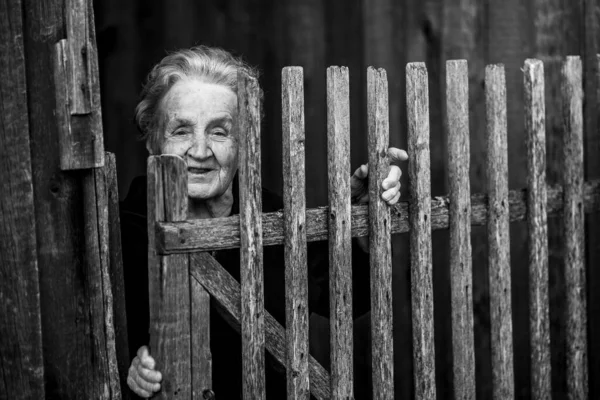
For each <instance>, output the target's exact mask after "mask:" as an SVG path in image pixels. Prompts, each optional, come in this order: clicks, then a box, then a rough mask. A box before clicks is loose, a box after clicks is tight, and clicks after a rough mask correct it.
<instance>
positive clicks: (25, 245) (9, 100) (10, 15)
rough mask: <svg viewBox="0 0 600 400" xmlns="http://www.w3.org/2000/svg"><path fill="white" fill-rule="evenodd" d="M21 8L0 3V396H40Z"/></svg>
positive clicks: (37, 294)
mask: <svg viewBox="0 0 600 400" xmlns="http://www.w3.org/2000/svg"><path fill="white" fill-rule="evenodd" d="M22 7H23V6H22V4H21V1H20V0H11V1H3V2H1V3H0V46H1V47H2V52H1V53H0V79H2V84H1V85H0V108H1V109H2V116H1V117H0V160H2V164H3V166H2V168H0V180H1V181H2V187H3V193H2V195H1V196H0V226H1V227H2V228H0V276H1V277H2V278H1V279H0V320H1V321H2V322H1V323H0V365H1V367H0V369H1V370H2V379H0V398H2V399H44V398H45V390H44V362H43V355H42V320H41V309H40V286H39V270H38V257H37V240H36V220H35V209H34V198H33V182H32V173H31V149H30V139H29V110H28V107H27V84H26V78H25V54H24V53H25V49H24V46H23V36H24V30H23V28H24V27H23V25H22V21H23V15H22V10H23V8H22Z"/></svg>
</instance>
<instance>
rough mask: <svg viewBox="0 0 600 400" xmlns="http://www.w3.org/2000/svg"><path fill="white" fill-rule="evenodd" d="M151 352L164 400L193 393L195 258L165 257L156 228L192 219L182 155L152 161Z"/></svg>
mask: <svg viewBox="0 0 600 400" xmlns="http://www.w3.org/2000/svg"><path fill="white" fill-rule="evenodd" d="M147 180H148V225H149V229H148V233H149V234H148V287H149V297H150V299H149V302H150V354H152V356H153V357H154V359H155V360H156V369H157V370H159V371H161V373H162V375H163V381H162V389H161V391H160V392H158V394H157V395H156V398H158V399H173V398H177V397H179V398H183V399H189V398H191V397H192V373H191V369H192V363H191V336H190V319H191V317H190V306H191V304H190V277H189V256H188V255H187V254H174V255H170V256H159V255H157V254H156V253H155V251H154V235H153V234H152V233H151V230H150V227H151V226H152V224H153V223H154V222H155V221H162V220H167V221H169V220H170V221H173V220H175V221H182V220H185V219H186V217H187V201H188V199H187V168H186V165H185V162H184V161H183V160H182V159H181V158H180V157H178V156H172V155H164V156H152V157H150V158H149V159H148V178H147Z"/></svg>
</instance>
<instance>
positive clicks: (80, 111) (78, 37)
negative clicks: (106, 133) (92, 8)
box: [65, 0, 94, 115]
mask: <svg viewBox="0 0 600 400" xmlns="http://www.w3.org/2000/svg"><path fill="white" fill-rule="evenodd" d="M87 4H88V0H66V1H65V11H66V12H65V19H66V21H65V22H66V28H67V32H66V33H67V49H68V52H67V57H66V58H67V62H68V69H67V82H68V88H69V91H70V95H69V104H68V106H69V111H70V114H73V115H85V114H89V113H91V112H92V108H93V107H94V104H93V99H92V92H91V88H92V83H91V76H90V75H91V72H92V71H91V68H90V67H91V65H90V60H89V59H88V47H89V42H90V39H89V29H90V28H89V25H90V24H89V16H88V7H87Z"/></svg>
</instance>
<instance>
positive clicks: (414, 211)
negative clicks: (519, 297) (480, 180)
mask: <svg viewBox="0 0 600 400" xmlns="http://www.w3.org/2000/svg"><path fill="white" fill-rule="evenodd" d="M599 60H600V59H599ZM446 70H447V78H446V79H447V80H446V99H447V100H446V101H447V103H446V104H447V107H446V110H447V118H446V124H447V132H448V144H449V161H448V165H449V184H450V185H449V188H450V189H449V195H448V196H444V197H436V198H432V197H431V192H430V168H429V162H430V161H429V98H428V96H429V95H428V85H427V82H428V79H427V70H426V68H425V65H424V64H423V63H411V64H409V65H408V66H407V69H406V80H407V104H408V106H407V117H408V118H407V119H408V152H409V154H410V162H409V163H408V164H407V165H408V172H409V177H410V198H409V201H408V202H400V203H399V204H398V205H396V206H394V207H391V208H390V207H388V206H387V205H386V204H385V202H383V201H382V200H381V199H380V196H379V193H380V189H379V188H380V186H381V182H382V180H383V179H384V178H385V177H386V175H387V171H388V167H389V160H388V156H387V153H386V149H387V147H388V145H389V128H388V126H389V125H388V100H387V99H388V84H387V77H386V73H385V71H384V70H381V69H373V68H369V69H368V75H367V86H368V144H369V151H368V153H369V171H370V173H369V195H370V203H369V205H368V206H366V205H354V206H353V205H351V198H350V135H349V127H350V120H349V73H348V69H347V68H344V67H330V68H329V69H328V70H327V112H328V114H327V116H328V127H327V128H328V135H327V137H328V142H327V143H328V176H329V206H328V207H320V208H315V209H308V210H307V209H306V207H305V205H306V202H305V181H304V178H305V173H304V165H305V154H304V138H305V135H304V92H303V75H302V69H301V68H298V67H288V68H284V70H283V75H282V106H283V118H282V120H283V130H282V132H283V174H284V190H283V196H284V209H283V211H278V212H273V213H265V214H262V213H261V212H260V210H261V209H262V207H261V176H260V170H261V167H260V159H261V157H260V104H259V88H258V84H257V82H256V81H255V80H252V79H249V78H247V77H241V79H240V80H239V82H238V91H239V93H238V98H239V103H238V104H239V113H240V114H239V115H240V128H241V132H244V135H241V140H240V171H239V177H240V215H235V216H231V217H228V218H217V219H210V220H186V208H187V182H186V179H187V178H186V168H185V164H184V162H183V160H181V159H180V158H178V157H176V156H168V155H164V156H156V157H151V158H150V159H149V162H148V182H149V185H148V195H149V196H148V199H149V200H148V206H149V207H148V212H149V219H148V221H149V226H148V228H149V230H148V231H149V268H150V283H149V284H150V301H151V309H150V312H151V346H152V351H153V353H154V355H155V356H156V359H157V360H158V361H159V365H158V368H159V369H160V370H161V371H163V372H164V377H165V378H164V379H165V382H164V384H163V390H162V392H161V393H160V395H159V396H160V397H161V398H174V395H177V398H185V399H192V398H193V399H200V398H210V397H211V391H210V389H211V383H210V382H211V362H210V360H211V358H210V347H209V340H210V337H209V336H210V335H209V326H208V323H209V298H210V296H212V297H213V298H214V299H215V300H216V301H217V302H218V303H219V304H220V305H221V306H222V307H221V308H222V309H224V310H225V312H226V313H227V314H228V317H229V318H228V319H229V320H231V321H234V323H235V324H236V326H237V327H238V329H239V330H240V331H241V337H242V353H243V354H242V356H243V375H244V379H243V393H244V399H262V398H264V397H265V384H264V382H265V372H264V368H265V361H264V351H265V349H266V350H267V351H269V352H270V353H271V354H272V355H273V356H274V358H275V359H276V360H277V362H278V363H280V364H281V365H282V366H283V367H285V368H286V370H287V385H288V386H287V388H288V398H289V399H308V396H309V392H310V393H311V394H312V395H314V396H315V397H316V398H318V399H327V398H333V399H348V398H353V397H354V394H353V357H352V351H353V347H352V346H353V343H352V340H353V339H352V324H353V321H352V304H351V299H352V293H351V292H352V276H351V271H352V268H351V259H350V254H351V251H350V248H351V240H352V237H358V236H366V235H368V236H369V244H370V264H371V329H372V354H373V364H372V382H373V397H374V398H375V399H393V398H394V386H393V382H394V379H393V345H392V344H393V343H392V286H391V281H392V279H391V274H392V263H391V234H393V233H400V232H409V234H410V238H411V240H410V246H411V272H412V273H411V288H412V310H413V312H412V318H413V348H414V383H415V385H414V387H415V397H416V398H417V399H427V400H430V399H435V398H436V393H435V352H434V327H433V287H432V286H433V282H432V244H431V232H432V230H434V229H447V228H448V229H449V230H450V246H451V257H450V266H449V267H450V269H451V279H452V281H451V288H452V315H451V318H452V345H453V359H454V366H453V368H454V389H455V396H456V398H460V399H474V398H475V351H476V350H475V346H474V337H473V335H474V333H473V299H472V263H471V244H470V241H471V236H470V232H471V225H484V224H487V228H488V243H489V271H490V273H489V275H490V278H489V279H490V309H491V328H492V336H491V337H492V366H493V394H494V399H508V398H514V396H515V390H514V376H513V345H512V312H511V309H512V304H511V278H510V246H509V239H510V236H509V223H510V222H511V221H518V220H525V219H526V220H527V221H528V228H529V248H530V251H529V271H530V272H529V274H530V293H529V299H530V300H529V301H530V304H529V306H530V336H531V376H532V379H531V386H532V387H531V391H532V398H534V399H542V398H544V399H547V398H550V397H551V382H550V332H549V301H548V241H547V215H552V214H562V216H563V221H564V231H565V244H564V246H565V265H566V268H565V270H566V276H565V280H566V287H567V291H566V300H565V301H566V309H567V319H568V322H567V330H568V331H567V346H568V348H567V382H568V390H569V396H570V398H577V399H584V398H587V387H588V382H587V379H588V378H587V367H588V365H587V347H586V346H587V343H586V299H585V276H586V275H585V270H584V266H585V263H584V225H583V224H584V212H585V211H590V210H598V209H600V181H588V182H585V181H584V179H583V177H584V174H583V124H582V100H583V94H582V93H583V92H582V66H581V61H580V59H579V57H567V58H566V60H565V61H564V64H563V69H562V76H563V91H562V96H563V105H564V107H563V108H564V149H565V150H564V179H563V182H564V184H563V186H561V187H547V186H546V181H545V169H546V165H545V149H546V145H545V108H544V71H543V63H542V62H541V61H538V60H527V61H526V62H525V66H524V69H523V72H524V93H525V103H526V106H525V107H526V109H525V126H526V132H527V151H528V160H529V164H528V171H527V175H528V187H527V189H523V190H518V191H509V190H508V163H507V152H508V149H507V123H506V85H505V77H504V67H503V66H502V65H490V66H488V67H487V68H486V70H485V88H486V109H487V138H488V147H487V149H488V150H487V151H488V154H487V155H488V160H489V161H488V193H487V194H474V195H471V193H470V185H469V114H468V102H469V98H468V67H467V62H466V61H463V60H459V61H448V63H447V65H446ZM324 239H328V240H329V257H330V310H331V325H330V329H331V368H330V371H331V375H329V374H328V373H327V372H326V370H325V369H324V368H323V367H322V366H321V365H319V364H318V363H317V362H316V361H315V360H314V359H313V358H312V357H310V356H309V355H308V349H309V346H308V300H307V297H308V278H307V265H306V260H307V256H306V244H307V242H310V241H316V240H324ZM271 245H284V246H285V279H286V326H287V330H284V328H283V327H282V326H281V325H279V324H278V323H277V322H276V320H275V319H274V318H273V317H272V316H271V315H270V314H269V313H268V312H266V311H263V304H264V297H263V276H262V274H263V265H262V264H263V259H262V248H263V246H271ZM237 247H239V248H240V249H241V251H240V254H241V266H242V267H241V283H238V282H237V281H236V280H235V279H233V278H232V277H231V276H230V275H229V274H228V273H227V272H226V271H225V270H224V268H223V267H222V266H221V265H219V263H218V262H217V261H216V260H215V259H214V258H212V257H211V255H210V254H209V252H210V251H213V250H218V249H227V248H237ZM282 268H283V266H282ZM190 276H191V278H192V279H190ZM216 395H217V397H218V393H217V394H216Z"/></svg>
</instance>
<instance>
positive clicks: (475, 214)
mask: <svg viewBox="0 0 600 400" xmlns="http://www.w3.org/2000/svg"><path fill="white" fill-rule="evenodd" d="M547 196H548V215H550V216H554V215H558V214H561V213H562V206H563V199H562V196H563V189H562V187H561V186H549V187H548V192H547ZM583 196H584V207H585V210H586V213H589V212H592V211H594V210H598V209H599V207H600V180H592V181H590V182H586V183H585V185H584V195H583ZM487 201H488V196H487V195H485V194H482V193H477V194H473V195H471V225H472V226H483V225H486V224H487V218H488V217H487V210H488V205H487ZM508 203H509V211H510V221H511V222H514V221H524V220H525V219H526V217H527V192H526V190H525V189H522V190H511V191H510V192H509V194H508ZM449 207H450V199H449V197H448V196H437V197H433V198H432V199H431V229H432V230H438V229H447V228H448V226H449V215H450V212H449ZM328 215H329V208H328V207H318V208H312V209H308V210H306V239H307V240H308V241H309V242H314V241H322V240H327V237H328V229H327V226H328V225H327V216H328ZM409 216H410V212H409V202H407V201H403V202H399V203H398V204H396V205H395V206H394V207H393V208H392V222H391V223H392V234H394V233H406V232H409V231H410V229H411V228H410V224H409ZM368 221H369V210H368V206H365V205H362V206H352V222H351V225H352V237H360V236H367V234H368V232H369V230H368ZM239 225H240V218H239V216H232V217H227V218H214V219H212V220H196V221H186V222H160V223H157V224H156V225H155V228H156V235H157V237H156V241H157V243H156V245H157V246H158V251H159V253H160V254H173V253H178V252H195V251H209V250H222V249H233V248H237V247H240V230H239ZM283 241H284V236H283V213H282V212H281V211H275V212H270V213H264V214H263V244H264V245H265V246H274V245H280V244H283Z"/></svg>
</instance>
